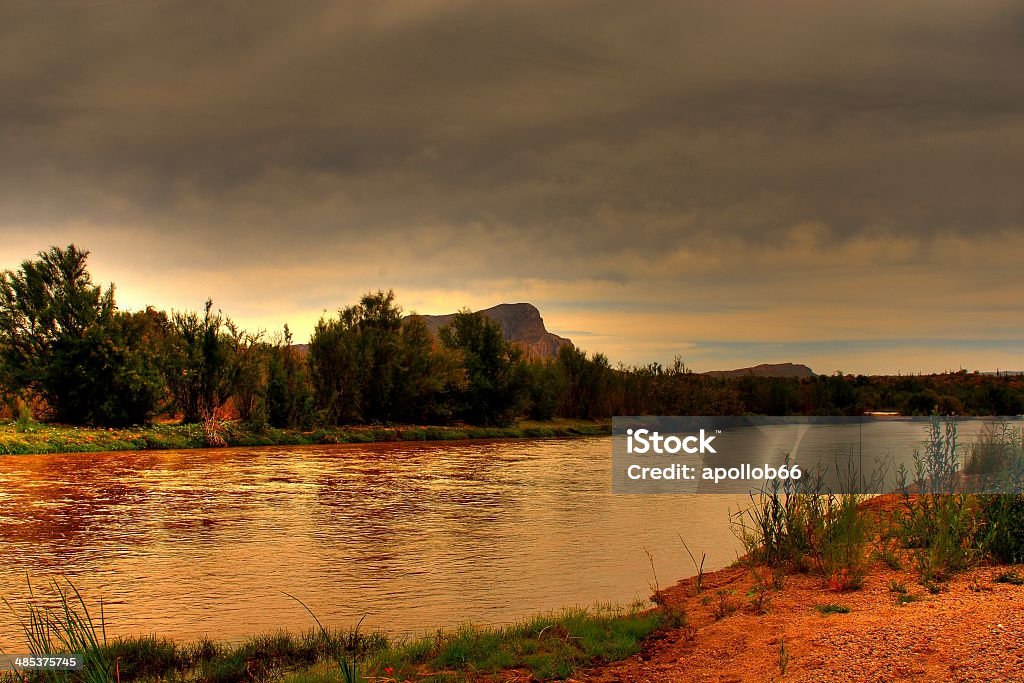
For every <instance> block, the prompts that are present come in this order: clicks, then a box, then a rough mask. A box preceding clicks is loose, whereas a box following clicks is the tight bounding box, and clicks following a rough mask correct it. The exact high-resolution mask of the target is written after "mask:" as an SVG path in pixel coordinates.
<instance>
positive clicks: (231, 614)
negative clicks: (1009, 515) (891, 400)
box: [0, 422, 978, 652]
mask: <svg viewBox="0 0 1024 683" xmlns="http://www.w3.org/2000/svg"><path fill="white" fill-rule="evenodd" d="M924 427H925V425H923V424H922V423H920V422H894V423H892V425H891V426H890V427H887V428H886V431H884V433H881V435H879V436H873V437H872V438H871V439H869V442H870V443H871V444H872V445H873V447H874V448H875V449H876V450H877V451H878V452H881V451H883V450H884V451H885V453H886V454H897V455H899V457H900V459H902V460H903V461H906V460H907V459H908V458H909V456H910V453H911V452H912V449H913V446H914V444H918V443H919V442H920V441H921V439H923V438H924ZM977 429H978V425H973V427H969V428H966V427H965V428H964V429H963V430H962V434H963V435H964V436H965V437H969V436H970V435H971V434H972V433H975V432H977ZM804 431H806V430H804ZM804 431H800V430H798V429H797V430H796V431H794V432H793V433H794V434H798V436H797V438H800V439H802V442H801V443H802V444H803V445H802V446H801V451H800V452H801V453H803V452H805V451H807V450H808V448H809V446H808V444H809V443H810V442H811V441H812V439H811V438H810V437H808V436H807V434H805V433H804ZM883 437H884V438H883ZM783 442H785V439H782V440H781V441H780V442H779V443H783ZM611 466H612V465H611V437H594V438H578V439H541V440H511V441H509V440H506V441H472V442H431V443H393V444H371V445H336V446H312V447H311V446H303V447H284V448H282V447H266V448H233V449H219V450H194V451H141V452H130V451H129V452H117V453H100V454H67V455H63V454H62V455H31V456H0V596H2V597H5V598H7V600H9V601H10V602H11V603H12V604H13V605H14V607H15V609H23V607H24V604H25V600H26V599H27V597H28V587H27V583H26V581H27V578H28V579H30V580H31V581H32V584H33V586H34V587H35V588H36V589H37V591H38V589H39V587H40V586H44V585H45V584H46V582H47V580H49V579H53V578H60V577H67V578H68V579H70V580H71V581H72V582H73V583H74V585H75V586H76V587H77V588H78V589H79V590H80V591H81V593H82V594H83V595H84V596H86V599H87V602H88V603H89V604H90V605H92V606H93V607H94V608H95V606H96V604H97V603H98V602H99V601H100V600H102V603H103V611H104V616H105V621H106V624H107V634H108V635H117V634H145V633H156V634H158V635H161V636H168V637H171V638H176V639H182V640H191V639H195V638H197V637H200V636H203V635H209V636H210V637H211V638H214V639H218V640H229V639H238V638H242V637H244V636H246V635H249V634H255V633H259V632H265V631H273V630H277V629H282V628H283V629H290V630H299V629H306V628H310V627H311V626H312V625H313V622H312V619H311V617H310V616H309V614H308V613H307V612H306V611H305V609H304V608H303V607H302V606H301V605H299V604H298V603H297V602H296V601H295V600H293V599H292V598H290V597H288V596H287V595H285V593H290V594H291V595H293V596H295V597H296V598H299V599H301V600H302V601H303V602H304V603H306V604H307V605H308V606H309V607H310V609H312V610H313V612H314V613H316V615H317V616H318V617H319V619H320V620H321V622H323V623H324V624H325V625H329V626H332V627H348V626H353V625H355V624H356V623H357V622H359V620H360V619H363V622H362V625H363V628H371V629H372V628H380V629H383V630H386V631H389V632H391V633H394V634H404V633H413V634H415V633H420V632H423V631H424V630H427V629H433V628H436V627H439V626H454V625H459V624H463V623H467V622H471V623H475V624H502V623H508V622H511V621H514V620H516V619H519V618H522V617H525V616H529V615H532V614H535V613H538V612H546V611H550V610H557V609H560V608H562V607H569V606H577V605H578V606H587V605H593V604H595V603H597V602H611V603H619V604H626V603H629V602H631V601H633V600H634V599H636V598H638V597H639V598H646V597H648V596H649V595H651V592H652V591H651V586H652V585H653V582H654V580H655V576H654V572H656V573H657V580H658V581H659V583H660V585H661V586H666V585H669V584H671V583H673V582H674V581H676V580H678V579H680V578H683V577H685V576H690V575H692V574H694V573H695V572H694V568H693V565H692V563H691V561H690V559H689V557H688V555H687V554H686V552H685V551H684V549H683V545H682V543H681V542H680V540H679V536H680V535H682V537H683V538H685V539H686V542H687V544H689V546H690V548H691V549H692V550H694V552H695V553H696V554H697V555H698V558H699V556H700V554H701V553H702V552H703V553H707V559H706V563H705V569H706V570H709V571H710V570H713V569H717V568H720V567H722V566H725V565H727V564H729V563H730V562H732V561H733V560H735V559H736V556H737V553H738V551H739V548H740V544H739V543H738V541H737V540H736V537H735V536H734V535H733V533H732V531H731V528H730V521H729V518H730V512H731V511H736V510H737V509H738V508H739V507H740V505H742V504H743V503H744V502H745V501H749V499H748V498H747V497H746V496H740V495H731V496H726V495H713V494H707V493H702V494H677V495H635V494H634V495H626V494H613V493H612V492H611ZM648 552H649V553H650V555H651V557H652V558H653V564H654V572H652V568H651V560H650V559H649V558H648V555H647V553H648ZM21 644H22V639H21V636H20V632H19V629H18V625H17V620H16V618H15V616H14V615H13V614H11V613H10V612H9V611H8V610H6V609H4V608H3V607H2V606H0V647H2V648H4V649H5V650H7V651H8V652H11V651H17V650H18V646H19V645H21Z"/></svg>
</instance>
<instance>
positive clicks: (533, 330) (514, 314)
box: [406, 303, 573, 360]
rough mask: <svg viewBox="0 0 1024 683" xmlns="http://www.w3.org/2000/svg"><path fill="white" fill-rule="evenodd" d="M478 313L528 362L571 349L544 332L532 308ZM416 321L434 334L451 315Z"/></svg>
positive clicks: (499, 308)
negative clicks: (493, 325)
mask: <svg viewBox="0 0 1024 683" xmlns="http://www.w3.org/2000/svg"><path fill="white" fill-rule="evenodd" d="M480 313H483V314H484V315H485V316H487V317H488V318H490V319H491V320H493V321H494V322H496V323H498V325H499V326H500V327H501V332H502V334H503V335H504V337H505V340H506V341H510V342H512V343H514V344H515V345H516V346H518V347H519V348H521V349H522V350H523V351H524V352H525V353H526V356H527V357H528V358H530V359H533V360H542V359H545V358H555V357H557V356H558V350H559V349H560V348H562V347H563V346H568V347H570V348H572V346H573V343H572V341H570V340H569V339H566V338H565V337H559V336H558V335H557V334H552V333H551V332H548V330H547V328H546V327H544V319H543V318H541V317H540V311H538V310H537V307H536V306H534V305H533V304H527V303H519V304H498V305H497V306H493V307H492V308H485V309H484V310H482V311H480ZM406 317H409V316H406ZM420 317H421V318H423V322H425V323H426V324H427V327H428V328H430V330H431V331H432V332H434V333H435V334H436V333H437V331H438V330H439V329H440V328H442V327H444V326H445V325H447V324H448V323H450V322H451V321H452V319H453V318H454V317H455V314H454V313H448V314H446V315H421V316H420Z"/></svg>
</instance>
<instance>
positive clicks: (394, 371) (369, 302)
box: [309, 290, 402, 424]
mask: <svg viewBox="0 0 1024 683" xmlns="http://www.w3.org/2000/svg"><path fill="white" fill-rule="evenodd" d="M394 302H395V293H394V292H393V291H390V290H389V291H388V292H383V291H378V292H376V293H369V294H366V295H365V296H363V298H362V299H360V301H359V303H357V304H355V305H354V306H347V307H346V308H344V309H342V310H340V311H338V317H337V318H327V319H325V318H321V319H320V321H319V322H318V323H317V325H316V328H315V329H314V330H313V336H312V337H311V338H310V340H309V369H310V375H311V378H312V381H313V390H314V394H315V396H316V402H317V406H318V407H319V408H320V410H321V411H322V414H323V416H324V418H325V419H326V420H327V421H328V422H331V423H333V424H343V423H347V422H382V421H387V420H389V419H391V416H392V415H393V414H394V412H395V387H396V382H397V381H398V375H399V374H400V372H401V360H402V358H401V356H402V350H401V327H402V309H401V308H399V307H398V306H396V305H395V303H394Z"/></svg>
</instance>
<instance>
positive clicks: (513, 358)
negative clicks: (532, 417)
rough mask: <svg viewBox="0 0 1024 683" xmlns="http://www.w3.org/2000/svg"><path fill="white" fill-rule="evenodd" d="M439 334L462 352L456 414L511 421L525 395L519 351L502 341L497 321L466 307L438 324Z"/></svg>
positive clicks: (483, 420)
mask: <svg viewBox="0 0 1024 683" xmlns="http://www.w3.org/2000/svg"><path fill="white" fill-rule="evenodd" d="M440 337H441V342H442V344H444V346H445V347H446V348H448V349H452V350H454V351H456V352H458V353H459V354H461V357H462V365H463V367H464V368H465V370H466V388H465V389H464V390H463V391H462V392H460V397H459V401H458V404H457V414H458V415H459V416H460V417H462V418H463V419H465V420H467V421H469V422H471V423H474V424H485V425H487V424H499V425H500V424H509V423H511V422H512V420H513V419H514V418H515V416H516V415H517V413H518V412H519V410H520V409H521V408H522V407H523V404H524V402H525V399H526V383H525V381H524V379H525V378H524V374H523V373H524V367H523V360H522V352H521V351H519V349H518V348H516V347H515V346H513V345H512V344H510V343H509V342H506V341H505V339H504V336H503V335H502V333H501V327H499V326H498V323H496V322H494V321H493V320H491V319H490V318H488V317H487V316H485V315H483V314H482V313H472V312H470V311H468V310H465V309H464V310H462V311H460V312H458V313H456V314H455V317H454V318H453V319H452V322H451V323H449V324H448V325H446V326H444V327H442V328H441V330H440Z"/></svg>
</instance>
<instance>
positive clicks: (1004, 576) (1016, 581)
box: [996, 569, 1024, 586]
mask: <svg viewBox="0 0 1024 683" xmlns="http://www.w3.org/2000/svg"><path fill="white" fill-rule="evenodd" d="M996 583H1008V584H1010V585H1011V586H1024V576H1021V575H1020V574H1018V573H1017V572H1016V571H1014V570H1012V569H1011V570H1009V571H1005V572H1002V573H1000V574H999V576H997V577H996Z"/></svg>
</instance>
